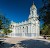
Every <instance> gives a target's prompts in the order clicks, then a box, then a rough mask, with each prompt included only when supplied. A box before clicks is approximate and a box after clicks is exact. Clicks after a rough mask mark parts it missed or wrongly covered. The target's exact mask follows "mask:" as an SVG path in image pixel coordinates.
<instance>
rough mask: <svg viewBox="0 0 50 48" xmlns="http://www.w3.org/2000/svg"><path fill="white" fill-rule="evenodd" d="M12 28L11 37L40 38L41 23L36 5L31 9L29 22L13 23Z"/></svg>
mask: <svg viewBox="0 0 50 48" xmlns="http://www.w3.org/2000/svg"><path fill="white" fill-rule="evenodd" d="M10 27H11V28H10V30H12V32H11V33H10V34H9V36H10V37H39V36H40V22H39V16H38V14H37V8H36V6H35V5H34V3H33V5H32V6H31V7H30V14H29V17H28V20H27V21H24V22H21V23H15V22H13V21H11V24H10Z"/></svg>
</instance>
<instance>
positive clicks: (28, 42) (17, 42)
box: [1, 37, 50, 48]
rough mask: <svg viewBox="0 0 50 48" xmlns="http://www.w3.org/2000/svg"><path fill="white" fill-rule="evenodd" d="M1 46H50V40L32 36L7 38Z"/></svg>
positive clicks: (26, 47)
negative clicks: (32, 37)
mask: <svg viewBox="0 0 50 48" xmlns="http://www.w3.org/2000/svg"><path fill="white" fill-rule="evenodd" d="M5 39H6V40H5V41H4V42H3V46H2V47H1V48H50V41H49V40H45V39H30V38H21V37H16V38H5Z"/></svg>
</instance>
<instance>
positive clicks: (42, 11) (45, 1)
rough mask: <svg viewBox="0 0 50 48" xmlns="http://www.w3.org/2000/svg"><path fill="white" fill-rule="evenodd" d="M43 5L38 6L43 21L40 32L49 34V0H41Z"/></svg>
mask: <svg viewBox="0 0 50 48" xmlns="http://www.w3.org/2000/svg"><path fill="white" fill-rule="evenodd" d="M42 2H43V6H42V8H40V19H41V20H42V21H43V22H44V24H43V28H42V30H41V32H42V33H43V34H45V35H46V34H47V35H48V34H49V35H50V0H42Z"/></svg>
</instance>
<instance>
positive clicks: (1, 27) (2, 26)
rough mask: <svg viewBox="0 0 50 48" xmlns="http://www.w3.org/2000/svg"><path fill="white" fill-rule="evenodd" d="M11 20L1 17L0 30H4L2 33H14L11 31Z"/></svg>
mask: <svg viewBox="0 0 50 48" xmlns="http://www.w3.org/2000/svg"><path fill="white" fill-rule="evenodd" d="M9 26H10V20H8V19H7V18H6V17H5V16H3V15H0V30H4V31H2V32H3V33H4V34H6V35H7V34H9V33H11V32H12V31H11V30H10V29H9V28H10V27H9Z"/></svg>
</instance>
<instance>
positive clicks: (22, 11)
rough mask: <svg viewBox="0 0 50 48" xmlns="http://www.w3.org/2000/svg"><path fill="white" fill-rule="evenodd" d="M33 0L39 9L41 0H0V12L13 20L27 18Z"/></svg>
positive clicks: (17, 20)
mask: <svg viewBox="0 0 50 48" xmlns="http://www.w3.org/2000/svg"><path fill="white" fill-rule="evenodd" d="M33 1H34V3H35V5H36V7H37V9H38V10H39V8H40V7H41V6H42V1H41V0H0V14H3V15H4V16H5V17H6V18H8V19H10V20H13V21H14V22H22V21H25V20H28V16H29V12H30V7H31V5H32V4H33ZM38 13H39V12H38Z"/></svg>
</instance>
